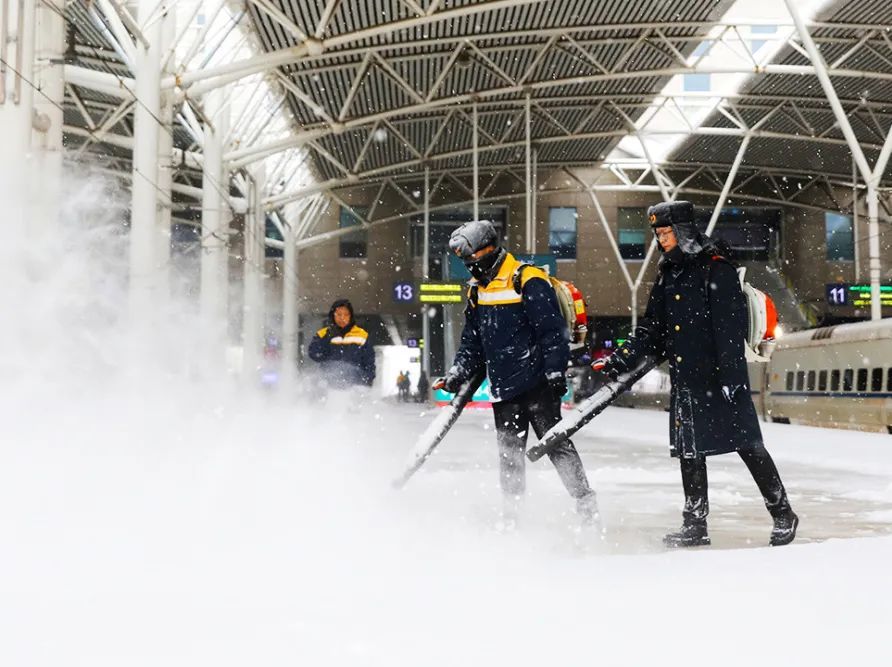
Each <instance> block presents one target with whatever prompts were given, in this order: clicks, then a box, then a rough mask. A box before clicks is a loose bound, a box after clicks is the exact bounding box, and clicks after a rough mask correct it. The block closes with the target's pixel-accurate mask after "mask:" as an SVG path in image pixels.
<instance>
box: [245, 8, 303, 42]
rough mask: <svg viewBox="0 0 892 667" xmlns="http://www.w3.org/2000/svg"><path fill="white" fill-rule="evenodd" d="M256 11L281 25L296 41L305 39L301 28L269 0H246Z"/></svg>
mask: <svg viewBox="0 0 892 667" xmlns="http://www.w3.org/2000/svg"><path fill="white" fill-rule="evenodd" d="M248 2H250V3H251V4H252V5H254V7H255V8H257V10H258V11H260V12H262V13H264V14H266V15H267V16H269V17H270V18H271V19H272V20H273V21H275V22H276V23H278V24H279V25H281V26H282V27H283V28H285V30H287V31H288V32H289V33H291V36H292V37H295V38H296V39H297V41H299V42H302V41H304V40H306V39H307V34H306V33H305V32H304V31H303V30H301V29H300V28H299V27H298V25H297V24H296V23H295V22H294V21H292V20H291V19H290V18H289V17H288V15H287V14H285V12H283V11H282V10H281V9H279V8H278V7H276V6H275V5H273V4H272V3H271V2H270V1H269V0H248Z"/></svg>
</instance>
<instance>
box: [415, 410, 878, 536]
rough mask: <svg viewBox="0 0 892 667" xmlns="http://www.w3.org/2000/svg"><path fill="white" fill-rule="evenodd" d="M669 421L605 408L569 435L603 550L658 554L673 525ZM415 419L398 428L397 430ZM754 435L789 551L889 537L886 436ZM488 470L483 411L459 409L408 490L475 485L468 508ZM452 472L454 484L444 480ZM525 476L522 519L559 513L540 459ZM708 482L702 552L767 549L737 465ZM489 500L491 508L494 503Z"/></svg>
mask: <svg viewBox="0 0 892 667" xmlns="http://www.w3.org/2000/svg"><path fill="white" fill-rule="evenodd" d="M413 417H414V415H413ZM668 419H669V418H668V415H667V414H666V413H664V412H658V411H652V410H640V409H638V410H635V409H629V408H609V409H608V410H607V411H606V412H605V413H604V414H603V415H601V416H599V417H598V418H597V419H596V420H595V421H594V422H592V423H591V424H590V425H589V426H587V427H586V428H584V429H583V430H582V431H581V432H580V433H579V434H578V435H577V437H576V438H574V442H575V443H576V445H577V448H578V449H579V451H580V453H581V455H582V457H583V460H584V462H585V465H586V469H587V470H588V472H589V476H590V480H591V481H592V485H593V487H595V490H596V491H597V492H598V494H599V498H600V504H601V511H602V514H603V519H604V529H605V532H606V539H605V547H606V548H607V549H608V550H609V551H612V552H616V553H636V552H646V551H652V550H658V551H662V550H663V547H662V545H661V541H660V538H661V537H662V535H663V534H664V533H665V532H666V531H667V530H669V529H674V528H676V527H677V526H678V524H680V512H681V505H682V501H683V495H682V490H681V480H680V474H679V470H678V462H677V460H675V459H671V458H670V457H669V455H668V444H667V442H668ZM414 422H415V420H414V419H413V420H412V421H411V422H408V421H407V423H406V427H407V431H408V430H410V429H411V428H412V427H410V424H412V426H414ZM762 428H763V433H764V436H765V441H766V445H767V447H768V448H769V450H770V451H771V453H772V455H773V456H774V457H775V459H776V461H777V463H778V467H779V469H780V471H781V476H782V478H783V479H784V482H785V484H786V485H787V489H788V492H789V495H790V498H791V501H792V503H793V506H794V508H795V510H796V511H797V513H798V514H799V516H800V519H801V522H802V523H801V527H800V530H799V534H798V538H797V542H798V543H800V544H801V543H807V542H819V541H823V540H828V539H832V538H847V537H869V536H881V535H890V534H892V436H888V435H884V434H864V433H854V432H851V431H843V430H830V429H818V428H811V427H803V426H795V425H793V426H791V425H783V424H762ZM406 437H408V433H407V436H406ZM530 442H531V443H532V442H534V438H533V434H532V433H531V434H530ZM496 468H497V454H496V444H495V433H494V430H493V426H492V414H491V412H490V411H489V410H485V409H480V410H468V411H466V412H465V414H464V415H462V418H461V419H460V421H459V422H458V423H457V425H456V426H455V428H454V429H453V431H452V432H451V433H450V434H449V436H447V439H446V440H445V441H444V443H443V444H442V445H441V446H440V449H439V451H438V454H437V455H435V456H434V458H432V459H431V460H430V461H429V462H428V465H427V466H426V467H425V468H423V469H422V471H421V473H419V476H418V478H417V479H415V480H413V482H411V484H413V485H414V486H416V487H426V491H425V492H426V493H437V491H436V486H437V485H438V484H440V483H444V481H445V480H446V479H448V480H450V481H445V483H446V484H448V485H450V486H451V485H452V484H459V485H461V486H463V487H473V488H476V489H478V493H479V494H480V497H479V498H478V499H477V500H474V501H470V503H471V504H472V505H473V504H474V503H475V502H476V503H485V502H486V500H487V499H488V498H487V495H488V494H486V491H485V490H486V489H487V487H489V486H492V490H493V491H495V484H496V481H497V474H498V473H497V470H496ZM458 473H462V476H463V477H464V478H465V479H466V481H465V482H459V481H458V479H453V475H454V474H458ZM527 474H528V482H529V489H528V492H529V493H528V497H527V499H526V510H527V512H526V513H527V515H528V521H532V522H534V523H535V522H536V521H537V520H540V519H542V518H543V517H546V516H547V515H548V514H549V513H552V514H555V513H560V512H561V511H565V510H566V509H567V508H568V507H569V506H570V503H569V502H561V501H562V499H563V497H564V495H563V490H562V488H561V487H560V485H559V483H558V480H557V476H556V474H555V473H554V471H553V469H552V466H551V464H550V463H549V462H548V461H547V460H546V459H543V460H542V461H540V462H538V463H535V464H530V463H528V464H527ZM468 478H470V479H468ZM471 480H473V481H471ZM709 484H710V506H711V510H712V511H711V514H710V533H711V536H712V539H713V547H712V548H713V549H722V548H736V547H746V546H764V545H765V544H767V536H768V532H769V530H770V527H771V520H770V517H769V516H768V514H767V512H766V510H765V507H764V505H763V504H762V500H761V496H760V495H759V492H758V489H757V488H756V486H755V484H754V482H753V481H752V478H751V477H750V476H749V473H748V472H747V470H746V468H745V466H744V465H743V462H742V461H740V459H739V458H738V457H737V456H736V455H733V454H731V455H725V456H716V457H711V458H710V459H709ZM421 492H422V491H421V490H418V489H416V490H414V491H413V493H421ZM467 493H468V492H467V491H464V493H463V495H467ZM491 500H492V503H493V507H494V508H495V507H496V506H497V502H496V501H497V496H495V495H493V498H492V499H491ZM562 505H566V506H567V507H566V508H565V507H562ZM537 506H541V507H537ZM494 511H495V510H494Z"/></svg>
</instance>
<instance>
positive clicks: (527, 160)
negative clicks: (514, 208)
mask: <svg viewBox="0 0 892 667" xmlns="http://www.w3.org/2000/svg"><path fill="white" fill-rule="evenodd" d="M523 118H524V135H523V139H524V141H523V149H524V166H525V168H526V178H525V179H524V183H525V185H526V189H527V193H526V194H527V196H526V219H525V222H526V233H525V234H524V242H525V243H526V249H527V254H528V255H529V254H532V252H533V231H532V230H533V223H532V222H531V221H532V219H533V202H532V184H533V175H532V171H533V168H532V155H531V154H530V94H529V93H527V95H526V100H525V102H524V107H523Z"/></svg>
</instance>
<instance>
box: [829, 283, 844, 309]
mask: <svg viewBox="0 0 892 667" xmlns="http://www.w3.org/2000/svg"><path fill="white" fill-rule="evenodd" d="M827 303H828V304H830V305H831V306H847V305H848V304H849V290H848V285H844V284H841V283H837V284H835V285H834V284H830V285H827Z"/></svg>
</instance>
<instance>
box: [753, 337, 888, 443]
mask: <svg viewBox="0 0 892 667" xmlns="http://www.w3.org/2000/svg"><path fill="white" fill-rule="evenodd" d="M754 366H755V367H756V368H753V367H754ZM758 366H761V367H762V369H761V374H762V376H763V377H762V378H761V381H759V374H760V369H759V368H758ZM750 379H751V382H752V390H753V399H754V400H755V401H756V405H757V408H759V409H760V414H762V416H763V418H764V419H766V420H771V421H774V422H781V423H794V424H809V425H813V426H823V427H834V428H848V429H856V430H866V431H887V432H889V433H892V319H885V320H880V321H879V322H857V323H854V324H841V325H838V326H832V327H824V328H821V329H810V330H807V331H798V332H795V333H791V334H787V335H786V336H784V337H783V338H781V339H779V340H778V342H777V346H776V348H775V350H774V354H772V356H771V360H770V361H769V362H768V363H767V364H753V365H751V368H750ZM757 382H759V384H757Z"/></svg>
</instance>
